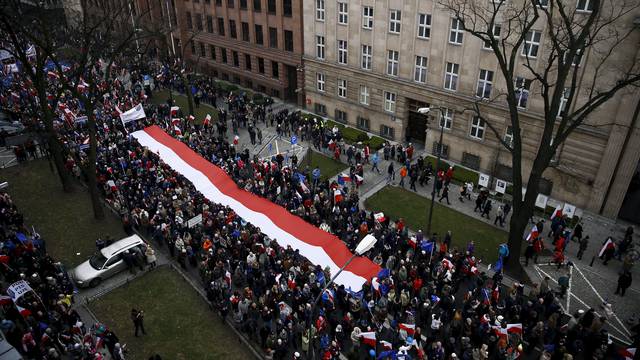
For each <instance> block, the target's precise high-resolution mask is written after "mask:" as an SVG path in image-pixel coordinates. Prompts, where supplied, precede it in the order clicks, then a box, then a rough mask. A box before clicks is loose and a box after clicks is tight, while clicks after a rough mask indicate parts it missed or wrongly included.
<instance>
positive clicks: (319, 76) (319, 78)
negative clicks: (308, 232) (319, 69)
mask: <svg viewBox="0 0 640 360" xmlns="http://www.w3.org/2000/svg"><path fill="white" fill-rule="evenodd" d="M316 90H318V91H319V92H324V74H323V73H316Z"/></svg>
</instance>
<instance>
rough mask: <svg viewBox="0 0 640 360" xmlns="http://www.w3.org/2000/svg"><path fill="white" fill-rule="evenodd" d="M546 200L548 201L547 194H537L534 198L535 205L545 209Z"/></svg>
mask: <svg viewBox="0 0 640 360" xmlns="http://www.w3.org/2000/svg"><path fill="white" fill-rule="evenodd" d="M547 201H549V197H548V196H547V195H544V194H538V197H537V198H536V207H537V208H540V209H546V208H547Z"/></svg>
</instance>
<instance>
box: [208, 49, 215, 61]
mask: <svg viewBox="0 0 640 360" xmlns="http://www.w3.org/2000/svg"><path fill="white" fill-rule="evenodd" d="M209 54H210V56H211V60H215V59H216V47H215V46H213V45H209Z"/></svg>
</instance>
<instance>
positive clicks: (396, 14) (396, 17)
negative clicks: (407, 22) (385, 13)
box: [389, 10, 402, 34]
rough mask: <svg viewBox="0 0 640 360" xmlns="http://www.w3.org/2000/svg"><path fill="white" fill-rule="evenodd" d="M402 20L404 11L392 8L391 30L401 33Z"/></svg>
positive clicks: (394, 32)
mask: <svg viewBox="0 0 640 360" xmlns="http://www.w3.org/2000/svg"><path fill="white" fill-rule="evenodd" d="M401 20H402V11H400V10H391V11H389V32H390V33H393V34H400V24H401Z"/></svg>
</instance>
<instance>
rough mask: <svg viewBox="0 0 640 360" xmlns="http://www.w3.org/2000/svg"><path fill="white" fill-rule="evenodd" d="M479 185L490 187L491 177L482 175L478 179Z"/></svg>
mask: <svg viewBox="0 0 640 360" xmlns="http://www.w3.org/2000/svg"><path fill="white" fill-rule="evenodd" d="M478 185H479V186H483V187H489V175H487V174H483V173H480V176H479V177H478Z"/></svg>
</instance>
